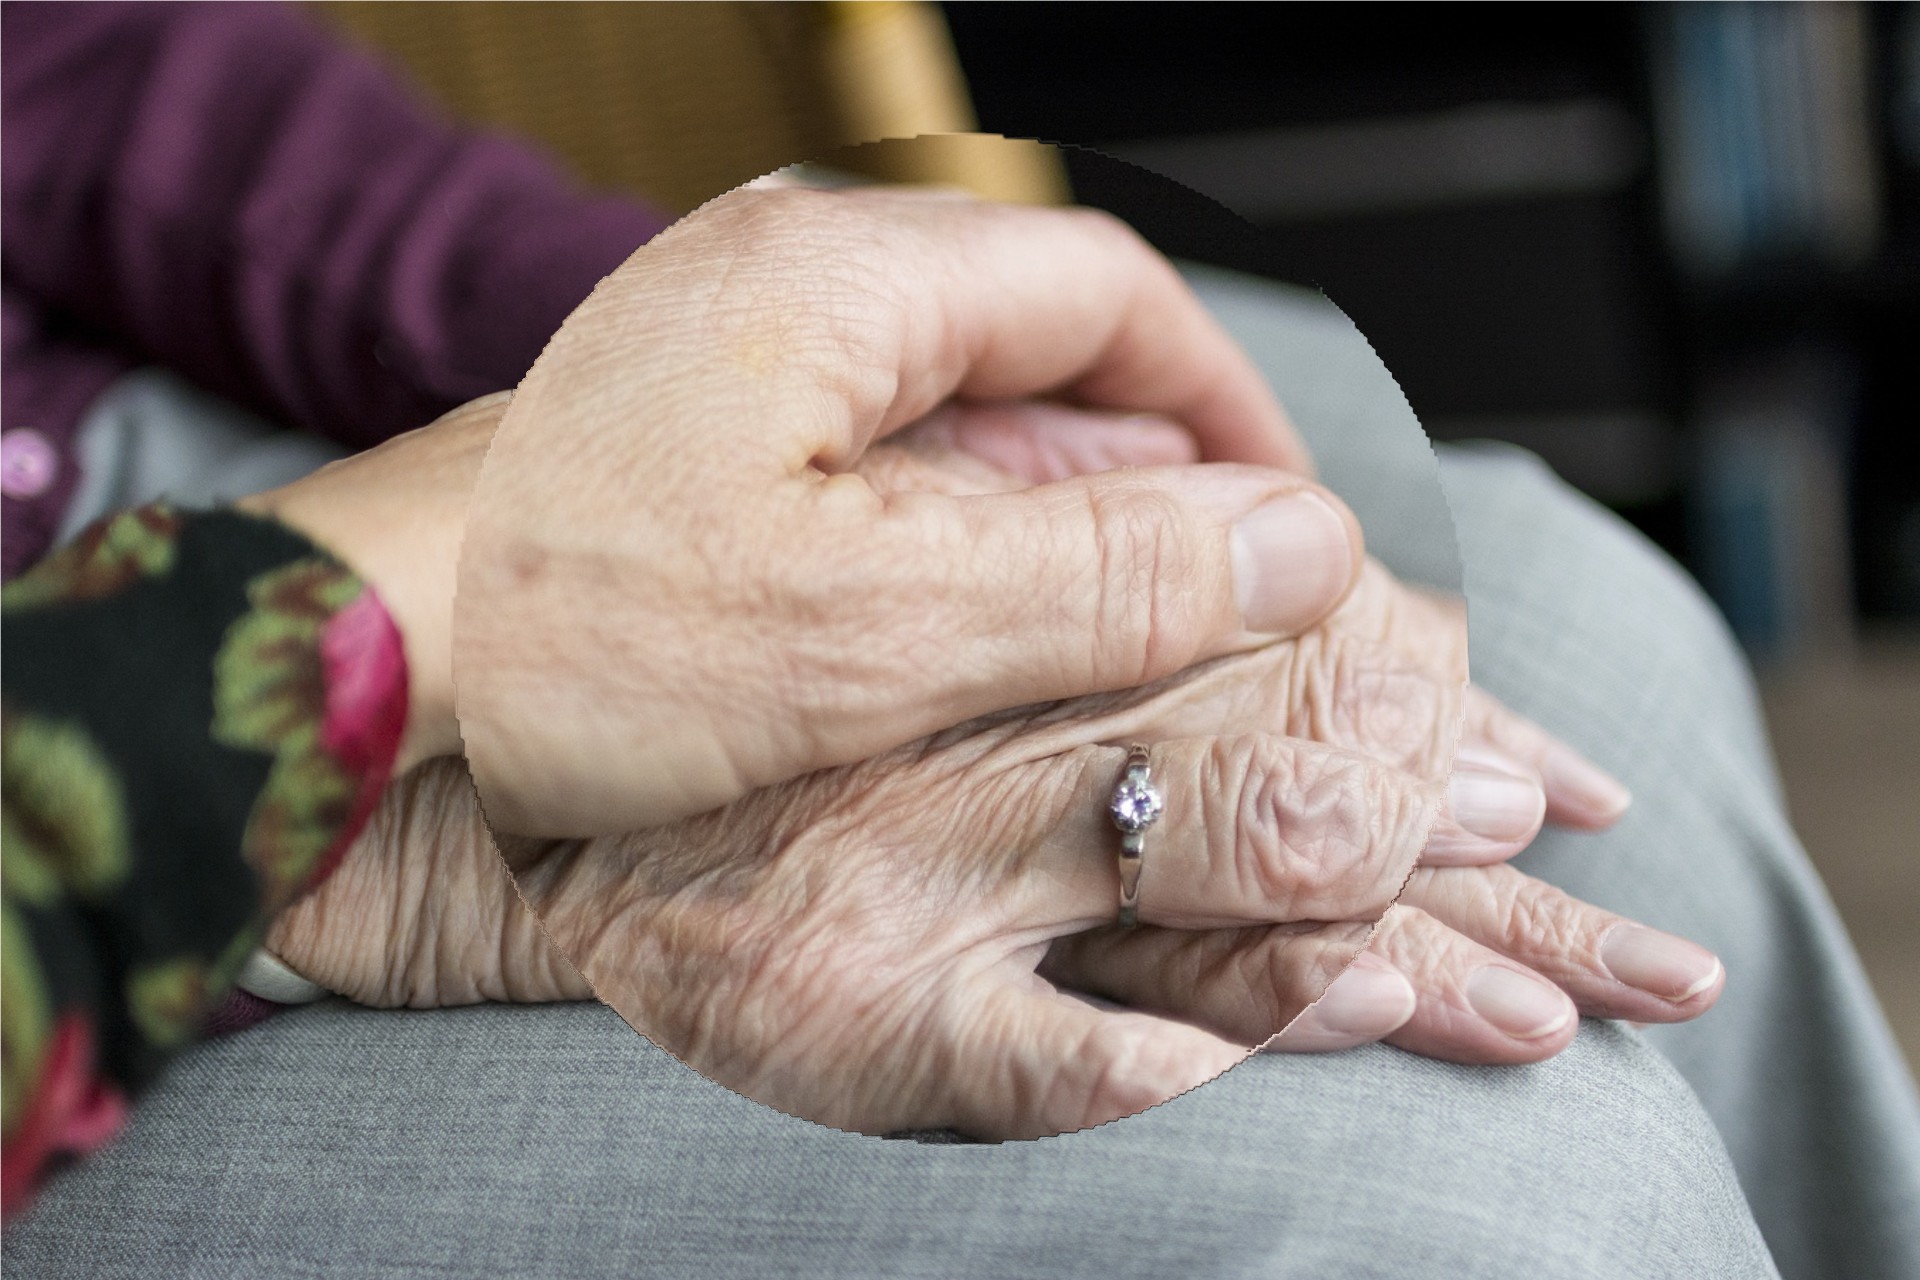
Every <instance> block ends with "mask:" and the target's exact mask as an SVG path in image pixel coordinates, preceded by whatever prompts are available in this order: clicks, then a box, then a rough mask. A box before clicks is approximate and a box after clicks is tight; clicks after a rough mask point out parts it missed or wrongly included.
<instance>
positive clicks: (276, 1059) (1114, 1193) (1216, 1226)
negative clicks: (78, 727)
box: [6, 1004, 1771, 1280]
mask: <svg viewBox="0 0 1920 1280" xmlns="http://www.w3.org/2000/svg"><path fill="white" fill-rule="evenodd" d="M6 1265H7V1270H8V1273H9V1274H10V1275H17V1276H144V1275H168V1276H182V1277H186V1276H248V1277H253V1276H344V1275H350V1276H361V1277H385V1276H396V1277H397V1276H417V1275H448V1276H467V1275H512V1276H555V1277H569V1278H571V1277H590V1276H626V1275H661V1276H676V1277H680V1276H684V1277H713V1278H715V1280H731V1278H733V1277H741V1276H756V1277H758V1276H804V1277H876V1278H877V1277H935V1276H940V1277H946V1276H952V1277H989V1276H996V1277H997V1276H1018V1277H1029V1276H1032V1277H1041V1276H1045V1277H1061V1278H1070V1277H1086V1278H1087V1280H1112V1278H1113V1277H1118V1276H1140V1277H1150V1276H1151V1277H1164V1276H1274V1277H1302V1278H1305V1277H1325V1276H1428V1275H1446V1276H1454V1275H1458V1276H1466V1275H1471V1276H1487V1277H1501V1276H1512V1277H1540V1276H1582V1277H1584V1276H1592V1277H1614V1276H1687V1277H1722V1276H1725V1277H1749V1276H1761V1275H1768V1274H1771V1271H1770V1269H1769V1268H1768V1266H1767V1262H1766V1256H1765V1252H1764V1248H1763V1246H1762V1244H1761V1242H1760V1239H1759V1237H1758V1234H1757V1233H1756V1232H1755V1230H1754V1229H1753V1226H1752V1223H1751V1220H1750V1219H1749V1218H1748V1217H1747V1215H1746V1212H1745V1209H1744V1207H1743V1205H1742V1202H1741V1198H1740V1191H1739V1188H1738V1186H1737V1185H1736V1183H1735V1181H1734V1178H1733V1175H1732V1172H1731V1170H1730V1169H1728V1167H1727V1165H1726V1163H1725V1159H1724V1156H1723V1155H1722V1153H1721V1151H1720V1147H1719V1140H1718V1138H1717V1137H1715V1135H1714V1133H1713V1130H1712V1127H1711V1126H1710V1125H1708V1124H1707V1123H1706V1121H1705V1119H1704V1117H1703V1116H1702V1115H1701V1114H1700V1112H1699V1110H1698V1107H1697V1105H1696V1104H1695V1103H1694V1102H1693V1100H1692V1098H1691V1097H1690V1095H1689V1093H1688V1091H1687V1088H1686V1086H1685V1085H1684V1084H1683V1083H1682V1082H1681V1081H1680V1079H1679V1078H1678V1077H1677V1076H1676V1075H1675V1074H1674V1073H1673V1071H1672V1070H1671V1068H1669V1067H1668V1066H1666V1064H1665V1063H1663V1062H1662V1061H1661V1060H1660V1058H1659V1056H1658V1055H1657V1054H1655V1053H1654V1052H1653V1051H1652V1050H1650V1049H1649V1048H1647V1047H1646V1046H1645V1045H1644V1044H1641V1043H1638V1042H1636V1041H1635V1040H1634V1038H1633V1037H1631V1036H1629V1035H1627V1034H1625V1033H1623V1032H1621V1031H1619V1030H1618V1029H1616V1028H1611V1027H1604V1026H1594V1027H1592V1028H1590V1029H1587V1030H1586V1031H1584V1032H1583V1034H1582V1035H1581V1036H1580V1038H1579V1039H1578V1041H1576V1043H1575V1046H1574V1048H1572V1049H1571V1050H1569V1051H1568V1052H1567V1053H1566V1054H1564V1055H1562V1057H1561V1058H1559V1059H1557V1060H1556V1061H1554V1062H1553V1063H1550V1064H1547V1065H1545V1066H1542V1067H1535V1068H1525V1069H1521V1070H1514V1071H1504V1072H1502V1071H1482V1070H1474V1069H1469V1068H1462V1067H1453V1066H1447V1065H1445V1064H1441V1063H1435V1062H1429V1061H1426V1060H1423V1059H1419V1058H1414V1057H1410V1056H1407V1055H1404V1054H1400V1053H1397V1052H1395V1051H1393V1050H1390V1049H1373V1050H1366V1051H1362V1052H1357V1053H1352V1054H1346V1055H1341V1056H1338V1057H1327V1058H1321V1059H1306V1058H1302V1059H1283V1058H1277V1057H1268V1058H1262V1059H1256V1060H1254V1061H1252V1062H1249V1063H1247V1064H1245V1065H1244V1066H1242V1067H1240V1068H1237V1069H1236V1070H1234V1071H1233V1072H1230V1073H1229V1074H1228V1075H1227V1076H1226V1077H1224V1078H1222V1079H1221V1080H1218V1081H1216V1082H1214V1083H1213V1084H1212V1085H1209V1086H1207V1087H1206V1088H1204V1089H1201V1090H1198V1091H1196V1092H1195V1093H1192V1094H1189V1095H1187V1096H1186V1097H1184V1098H1181V1099H1178V1100H1176V1101H1174V1102H1172V1103H1169V1104H1167V1105H1166V1106H1164V1107H1160V1108H1157V1109H1156V1110H1154V1111H1151V1112H1149V1113H1147V1114H1146V1115H1143V1116H1140V1117H1136V1118H1135V1119H1132V1120H1129V1121H1126V1122H1123V1123H1121V1124H1118V1125H1112V1126H1108V1127H1106V1128H1103V1129H1099V1130H1094V1131H1091V1132H1088V1133H1082V1134H1076V1135H1071V1136H1068V1137H1064V1138H1056V1139H1048V1140H1046V1141H1042V1142H1032V1143H1026V1142H1018V1143H1008V1144H1005V1145H1001V1146H924V1145H921V1144H918V1143H912V1142H887V1141H882V1140H879V1139H874V1138H862V1137H857V1136H854V1135H850V1134H844V1133H840V1132H837V1131H835V1130H831V1129H826V1128H822V1127H820V1126H818V1125H813V1124H809V1123H807V1122H805V1121H801V1120H795V1119H792V1118H790V1117H787V1116H783V1115H779V1114H777V1113H774V1112H771V1111H768V1110H767V1109H765V1108H763V1107H761V1106H759V1105H757V1104H755V1103H752V1102H748V1101H746V1100H745V1099H743V1098H740V1097H737V1096H735V1095H733V1094H731V1093H729V1092H727V1091H726V1090H724V1089H722V1088H720V1087H719V1086H717V1085H714V1084H711V1083H709V1082H708V1081H707V1080H705V1079H703V1078H702V1077H700V1076H698V1075H696V1074H695V1073H693V1072H691V1071H689V1070H687V1069H686V1068H684V1067H682V1066H681V1065H680V1064H679V1063H677V1062H675V1061H674V1060H673V1059H672V1058H670V1057H668V1056H667V1055H666V1054H664V1053H662V1052H660V1051H659V1050H657V1049H654V1048H652V1047H651V1046H649V1045H647V1044H645V1043H644V1042H643V1041H641V1040H639V1039H638V1037H636V1036H635V1035H634V1034H633V1033H632V1032H631V1031H630V1030H628V1029H627V1027H626V1026H625V1024H623V1023H622V1022H621V1021H620V1020H619V1019H618V1018H617V1017H616V1016H615V1015H614V1014H613V1013H611V1012H610V1011H608V1010H605V1009H602V1008H600V1007H598V1006H590V1005H574V1006H565V1007H559V1008H546V1009H499V1008H476V1009H465V1010H451V1011H446V1012H436V1013H373V1012H367V1011H364V1010H357V1009H352V1008H348V1007H345V1006H342V1005H337V1004H326V1005H321V1006H316V1007H313V1008H311V1009H308V1010H304V1011H301V1012H298V1013H295V1014H291V1015H288V1016H285V1017H283V1018H280V1019H278V1020H276V1021H275V1022H273V1023H270V1024H268V1025H266V1026H264V1027H261V1028H259V1029H258V1030H256V1031H254V1032H251V1033H249V1034H247V1035H244V1036H240V1037H236V1038H235V1039H233V1040H232V1041H230V1042H228V1043H226V1044H222V1045H217V1046H213V1047H211V1048H208V1049H203V1050H201V1051H198V1052H196V1053H195V1054H194V1055H193V1056H192V1057H191V1058H190V1059H189V1060H188V1061H186V1062H185V1063H183V1064H181V1066H180V1068H179V1069H177V1070H175V1071H174V1072H172V1073H171V1074H170V1075H169V1076H168V1077H167V1079H166V1081H165V1083H164V1084H162V1085H161V1086H160V1088H159V1089H158V1090H157V1091H156V1092H155V1093H154V1094H153V1095H151V1096H150V1097H149V1098H148V1099H147V1100H146V1102H145V1103H144V1105H143V1106H142V1107H141V1109H140V1112H139V1114H138V1117H137V1119H136V1121H135V1123H134V1125H133V1127H132V1129H131V1130H130V1132H128V1133H127V1134H126V1135H125V1136H124V1138H123V1140H122V1141H121V1142H120V1143H118V1144H117V1146H116V1147H115V1148H114V1149H113V1150H112V1151H111V1152H109V1153H107V1154H105V1155H103V1156H102V1157H100V1158H99V1160H98V1161H97V1162H96V1163H95V1165H94V1166H92V1167H89V1168H86V1169H84V1170H80V1171H77V1175H76V1176H71V1177H68V1178H67V1179H65V1180H63V1181H62V1182H61V1183H60V1184H58V1185H56V1186H55V1187H54V1188H53V1190H52V1194H51V1195H49V1197H48V1198H47V1203H46V1204H44V1205H43V1206H42V1207H41V1208H40V1210H39V1211H38V1212H37V1214H36V1215H35V1216H34V1217H33V1218H30V1219H29V1220H28V1221H27V1222H25V1223H23V1224H22V1225H21V1226H20V1227H18V1228H16V1229H15V1230H13V1231H11V1232H9V1236H8V1240H7V1257H6Z"/></svg>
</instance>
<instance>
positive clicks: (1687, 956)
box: [1600, 924, 1720, 1003]
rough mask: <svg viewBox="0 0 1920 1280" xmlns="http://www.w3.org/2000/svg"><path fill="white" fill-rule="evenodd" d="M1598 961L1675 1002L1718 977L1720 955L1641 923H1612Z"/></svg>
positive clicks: (1617, 974)
mask: <svg viewBox="0 0 1920 1280" xmlns="http://www.w3.org/2000/svg"><path fill="white" fill-rule="evenodd" d="M1600 962H1601V963H1602V964H1604V965H1606V966H1607V972H1608V973H1611V974H1612V975H1613V976H1614V977H1616V978H1618V979H1619V980H1620V981H1622V982H1624V983H1626V984H1627V985H1628V986H1630V987H1638V988H1639V989H1640V990H1642V991H1644V992H1646V993H1647V994H1649V995H1655V996H1659V997H1660V998H1661V999H1662V1000H1672V1001H1674V1002H1675V1003H1678V1002H1680V1001H1682V1000H1691V999H1693V997H1695V996H1697V995H1699V994H1700V993H1701V992H1702V991H1705V990H1706V989H1707V988H1708V987H1711V986H1712V985H1713V984H1714V983H1716V982H1718V981H1719V980H1720V958H1719V957H1718V956H1716V955H1714V954H1713V952H1711V951H1709V950H1707V949H1706V948H1705V947H1702V946H1699V945H1698V944H1696V943H1692V942H1688V941H1687V940H1686V939H1685V938H1676V937H1674V936H1673V935H1672V934H1670V933H1661V932H1660V931H1659V930H1658V929H1649V928H1647V927H1646V926H1645V925H1643V924H1622V925H1615V926H1614V927H1613V930H1612V931H1611V932H1609V933H1608V934H1607V936H1606V938H1605V939H1603V940H1602V941H1601V943H1600Z"/></svg>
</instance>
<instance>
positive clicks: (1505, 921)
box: [1488, 868, 1591, 955]
mask: <svg viewBox="0 0 1920 1280" xmlns="http://www.w3.org/2000/svg"><path fill="white" fill-rule="evenodd" d="M1506 869H1507V868H1503V870H1506ZM1488 892H1489V893H1491V894H1493V895H1494V899H1495V904H1496V914H1495V917H1494V918H1495V919H1496V920H1497V921H1498V922H1499V928H1500V934H1501V937H1502V938H1503V939H1504V940H1505V942H1506V944H1507V945H1508V947H1510V948H1513V949H1516V950H1525V951H1528V952H1542V953H1549V954H1554V955H1571V954H1575V953H1577V952H1578V951H1580V950H1581V949H1582V947H1583V944H1585V943H1586V942H1587V941H1589V937H1588V935H1589V934H1590V933H1591V930H1589V929H1588V928H1587V920H1586V916H1587V908H1586V907H1585V906H1584V905H1583V904H1582V903H1581V902H1580V901H1579V899H1577V898H1574V897H1572V896H1571V895H1569V894H1566V893H1563V892H1561V891H1560V890H1559V889H1556V888H1554V887H1553V886H1552V885H1549V884H1546V883H1544V882H1542V881H1539V880H1535V879H1532V878H1531V877H1529V876H1524V875H1521V874H1520V873H1518V872H1514V873H1513V874H1512V875H1511V876H1501V877H1498V878H1497V879H1496V880H1495V881H1494V882H1493V883H1492V884H1490V885H1489V886H1488Z"/></svg>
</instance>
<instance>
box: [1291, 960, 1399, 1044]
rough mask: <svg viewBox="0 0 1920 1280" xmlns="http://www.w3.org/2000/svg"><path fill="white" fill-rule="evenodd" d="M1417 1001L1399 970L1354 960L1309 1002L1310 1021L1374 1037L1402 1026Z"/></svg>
mask: <svg viewBox="0 0 1920 1280" xmlns="http://www.w3.org/2000/svg"><path fill="white" fill-rule="evenodd" d="M1418 1003H1419V1001H1418V999H1417V997H1415V995H1414V994H1413V984H1412V983H1411V982H1408V981H1407V980H1406V979H1405V978H1404V977H1402V976H1401V975H1400V971H1399V970H1397V969H1390V968H1385V967H1381V968H1375V967H1373V966H1372V965H1368V964H1361V963H1355V964H1350V965H1348V966H1347V968H1346V971H1345V972H1343V973H1342V974H1341V975H1340V976H1339V977H1337V978H1335V979H1334V980H1333V984H1332V985H1331V986H1329V987H1328V988H1327V989H1326V992H1325V994H1323V995H1322V996H1321V997H1320V998H1319V999H1318V1000H1316V1001H1314V1002H1313V1007H1312V1011H1311V1012H1312V1016H1313V1019H1314V1021H1316V1022H1318V1023H1319V1024H1320V1025H1321V1026H1323V1027H1325V1028H1326V1029H1327V1030H1329V1031H1332V1032H1335V1033H1336V1034H1339V1035H1343V1036H1353V1037H1356V1038H1361V1039H1367V1040H1377V1039H1379V1038H1380V1037H1381V1036H1384V1035H1387V1034H1389V1033H1390V1032H1393V1031H1397V1030H1399V1029H1400V1028H1401V1027H1402V1026H1404V1025H1405V1024H1406V1021H1407V1019H1408V1018H1411V1017H1412V1016H1413V1011H1414V1008H1415V1006H1416V1005H1417V1004H1418Z"/></svg>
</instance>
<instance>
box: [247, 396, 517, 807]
mask: <svg viewBox="0 0 1920 1280" xmlns="http://www.w3.org/2000/svg"><path fill="white" fill-rule="evenodd" d="M507 400H508V396H507V395H505V394H502V395H497V396H489V397H487V398H486V399H483V400H476V401H473V402H471V403H469V404H466V405H463V406H461V407H460V408H458V409H455V410H453V411H452V412H451V413H448V414H447V415H445V416H444V417H442V418H440V419H439V420H438V421H436V422H434V423H433V424H432V425H430V426H427V427H423V428H421V429H420V430H418V431H413V432H409V433H408V434H406V435H403V436H398V437H396V438H394V439H393V440H390V441H388V442H387V443H385V444H383V445H381V446H379V447H378V448H376V449H371V450H368V451H367V452H365V453H361V454H356V455H355V456H353V457H351V458H347V459H344V460H342V461H340V462H336V463H334V464H332V465H331V466H327V467H324V468H322V469H321V470H319V471H316V472H314V473H313V474H312V475H310V476H306V477H303V478H302V479H300V480H296V481H294V482H293V483H292V484H289V485H285V486H282V487H281V488H279V489H273V490H269V491H267V492H265V493H260V494H255V495H253V496H251V497H248V498H243V499H241V500H240V502H239V503H238V504H237V505H238V506H239V507H240V508H241V509H242V510H245V511H249V512H252V513H253V514H256V515H262V516H266V517H269V518H271V519H274V520H278V521H280V522H281V523H283V524H285V525H287V526H289V527H290V528H293V529H295V530H297V531H299V532H300V533H302V534H304V535H306V536H307V537H309V538H311V539H312V540H313V541H314V542H315V543H316V544H318V545H320V546H322V547H324V548H326V549H327V550H328V551H329V552H331V553H332V554H333V555H335V556H337V557H338V558H339V559H340V560H341V561H342V562H343V563H344V564H346V565H347V566H348V567H349V568H351V569H352V570H353V571H354V572H355V573H357V574H358V575H359V576H360V578H361V579H362V581H364V582H365V583H366V584H367V585H368V586H369V587H370V588H371V589H372V590H373V592H374V594H375V595H376V596H377V597H378V598H379V600H380V602H381V604H382V605H384V606H385V607H386V610H387V613H388V616H389V617H391V618H392V620H393V623H394V625H395V627H397V628H398V630H399V632H400V637H401V642H402V644H403V646H404V649H405V653H406V660H407V726H406V731H405V733H404V735H403V736H402V738H401V743H400V750H399V754H398V756H397V758H396V759H395V761H394V772H395V774H396V775H397V774H401V773H405V772H406V771H407V770H409V769H411V768H412V767H413V766H414V765H417V764H419V763H420V762H422V761H424V760H429V759H432V758H434V757H436V756H442V755H459V754H460V752H461V743H460V730H459V724H458V722H457V721H456V720H455V718H454V713H453V649H452V645H453V640H452V631H453V591H454V575H455V573H456V570H457V567H458V562H459V555H460V540H461V536H462V534H463V533H464V530H465V526H466V514H467V500H468V498H469V496H470V495H471V494H472V492H473V485H474V482H475V481H476V480H477V479H478V478H479V474H480V464H481V462H482V461H483V460H484V459H485V457H486V450H487V446H488V444H489V443H490V442H491V441H492V439H493V430H494V427H495V426H496V425H497V424H498V422H499V418H500V414H501V413H503V412H504V411H505V409H506V404H507Z"/></svg>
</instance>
